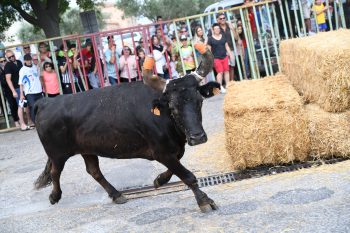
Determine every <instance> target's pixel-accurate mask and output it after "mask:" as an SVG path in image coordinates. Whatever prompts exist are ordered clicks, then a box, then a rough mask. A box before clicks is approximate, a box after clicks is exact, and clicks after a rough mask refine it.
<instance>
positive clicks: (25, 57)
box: [23, 54, 32, 61]
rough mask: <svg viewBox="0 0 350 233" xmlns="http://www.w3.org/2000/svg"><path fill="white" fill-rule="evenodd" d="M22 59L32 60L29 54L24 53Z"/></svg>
mask: <svg viewBox="0 0 350 233" xmlns="http://www.w3.org/2000/svg"><path fill="white" fill-rule="evenodd" d="M23 60H25V61H31V60H32V56H30V54H26V55H24V57H23Z"/></svg>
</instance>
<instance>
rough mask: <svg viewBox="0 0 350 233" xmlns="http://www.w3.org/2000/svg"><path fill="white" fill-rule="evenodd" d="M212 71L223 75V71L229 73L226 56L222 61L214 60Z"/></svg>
mask: <svg viewBox="0 0 350 233" xmlns="http://www.w3.org/2000/svg"><path fill="white" fill-rule="evenodd" d="M214 69H215V71H216V72H217V73H223V72H225V71H229V70H230V68H229V66H228V56H226V57H225V58H223V59H219V58H215V59H214Z"/></svg>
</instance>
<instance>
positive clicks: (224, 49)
mask: <svg viewBox="0 0 350 233" xmlns="http://www.w3.org/2000/svg"><path fill="white" fill-rule="evenodd" d="M212 30H213V34H212V36H210V37H209V38H208V46H209V48H210V49H211V51H212V53H213V55H214V69H215V71H216V72H217V75H216V81H217V82H218V83H220V85H221V87H220V90H221V93H226V90H225V88H224V87H223V86H222V79H223V78H224V79H225V83H226V85H227V84H228V82H229V81H230V68H229V65H228V57H230V59H233V57H232V56H233V55H232V53H231V49H230V47H229V46H228V43H227V41H226V38H225V37H224V36H223V35H222V34H221V29H220V25H219V24H218V23H214V24H213V26H212Z"/></svg>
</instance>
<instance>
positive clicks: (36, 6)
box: [0, 0, 105, 32]
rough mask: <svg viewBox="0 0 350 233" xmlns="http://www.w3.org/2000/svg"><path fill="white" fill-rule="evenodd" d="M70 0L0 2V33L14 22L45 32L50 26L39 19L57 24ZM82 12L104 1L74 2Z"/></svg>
mask: <svg viewBox="0 0 350 233" xmlns="http://www.w3.org/2000/svg"><path fill="white" fill-rule="evenodd" d="M70 1H71V0H31V1H27V0H0V15H1V17H0V32H4V31H6V30H7V29H8V28H9V27H10V26H11V25H12V24H13V23H14V22H16V21H19V20H23V19H24V20H26V21H27V22H28V23H30V24H32V25H34V26H37V27H41V28H42V29H44V31H50V30H47V29H48V28H47V27H49V26H50V24H45V23H42V20H41V23H40V20H39V19H43V17H45V16H46V17H47V15H49V16H50V17H49V20H53V21H55V22H56V24H57V23H58V21H60V17H61V16H62V15H63V14H64V13H65V12H66V11H67V10H68V8H69V2H70ZM76 1H77V5H78V6H79V8H80V9H83V10H92V9H95V7H96V6H98V5H99V4H101V3H102V2H103V1H105V0H76Z"/></svg>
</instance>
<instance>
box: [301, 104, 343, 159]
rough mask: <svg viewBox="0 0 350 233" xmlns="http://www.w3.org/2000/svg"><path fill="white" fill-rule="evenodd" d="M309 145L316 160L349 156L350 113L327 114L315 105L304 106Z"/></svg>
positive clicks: (311, 154)
mask: <svg viewBox="0 0 350 233" xmlns="http://www.w3.org/2000/svg"><path fill="white" fill-rule="evenodd" d="M305 111H306V115H307V118H308V127H309V136H310V144H311V146H310V147H311V152H310V156H312V157H313V158H316V159H325V158H332V157H348V158H349V156H350V111H346V112H344V113H329V112H326V111H324V110H323V109H321V108H320V107H319V106H317V105H316V104H308V105H305Z"/></svg>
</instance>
